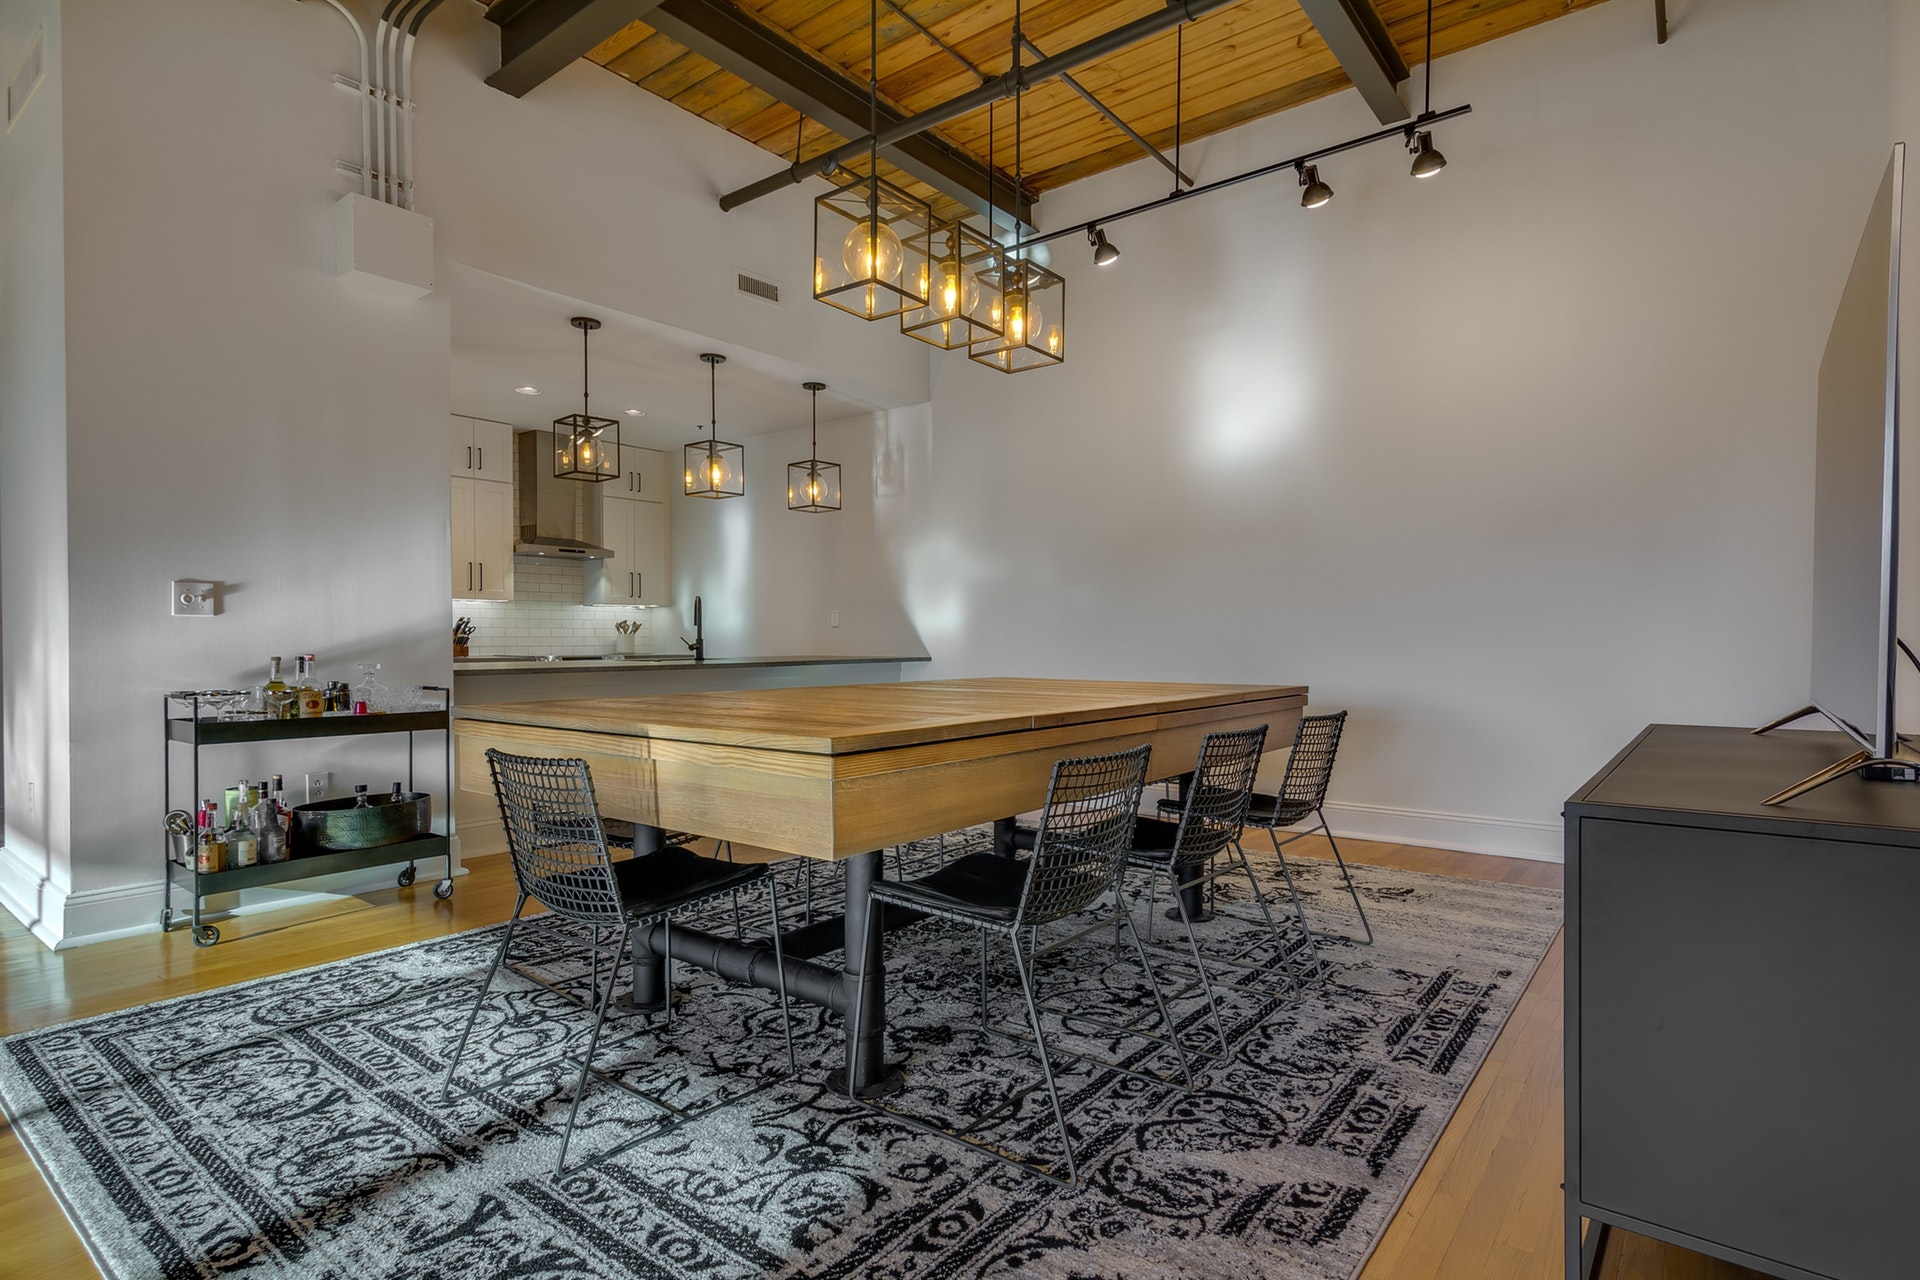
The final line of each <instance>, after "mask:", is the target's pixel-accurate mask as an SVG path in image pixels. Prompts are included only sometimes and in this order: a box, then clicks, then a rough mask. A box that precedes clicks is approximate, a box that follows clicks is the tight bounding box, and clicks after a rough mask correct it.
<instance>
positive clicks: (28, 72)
mask: <svg viewBox="0 0 1920 1280" xmlns="http://www.w3.org/2000/svg"><path fill="white" fill-rule="evenodd" d="M45 34H46V32H45V29H44V28H42V29H41V30H39V31H35V32H34V33H33V40H32V41H31V42H30V43H29V44H28V45H27V56H26V57H24V58H22V59H20V66H19V69H18V70H16V71H15V72H14V73H13V76H12V77H11V78H10V79H9V80H8V81H7V128H8V129H12V128H13V122H14V121H15V120H18V119H19V118H20V113H21V112H22V111H24V110H26V107H27V99H28V98H31V97H32V96H33V91H34V90H35V89H36V88H38V87H39V86H40V81H41V80H43V79H44V78H45V76H44V75H43V73H42V68H41V65H40V45H41V37H42V36H43V35H45Z"/></svg>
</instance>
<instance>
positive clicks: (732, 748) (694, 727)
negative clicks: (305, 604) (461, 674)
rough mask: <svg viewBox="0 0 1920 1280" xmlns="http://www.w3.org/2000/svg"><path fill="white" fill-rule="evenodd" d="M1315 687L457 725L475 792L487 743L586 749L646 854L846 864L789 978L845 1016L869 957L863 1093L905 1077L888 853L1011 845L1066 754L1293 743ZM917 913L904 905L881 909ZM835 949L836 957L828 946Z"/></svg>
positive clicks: (1005, 686) (751, 953)
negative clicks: (965, 832)
mask: <svg viewBox="0 0 1920 1280" xmlns="http://www.w3.org/2000/svg"><path fill="white" fill-rule="evenodd" d="M1306 701H1307V690H1306V688H1305V686H1302V685H1264V684H1171V683H1161V682H1147V681H1117V680H1051V679H1029V678H1016V677H991V678H983V679H972V680H926V681H906V682H901V683H896V684H868V685H838V686H824V687H822V686H812V687H805V688H789V689H753V690H742V691H734V692H703V693H679V694H665V695H657V696H650V697H633V698H582V699H566V700H556V701H544V702H512V703H496V704H487V705H476V706H463V707H459V708H457V709H456V711H455V717H456V723H455V733H456V737H457V740H458V745H459V753H458V757H459V767H458V773H459V779H460V785H461V787H462V788H464V789H466V790H474V791H488V790H490V789H491V785H492V784H491V781H490V778H489V775H488V772H487V763H486V756H485V753H486V750H487V749H488V748H498V749H499V750H501V751H505V752H511V753H515V754H520V755H538V756H577V757H579V758H581V759H584V760H585V761H586V762H587V764H588V766H589V768H590V769H591V771H592V774H593V786H594V792H595V795H596V797H597V800H598V803H599V805H600V810H601V813H602V814H603V815H604V816H607V817H614V818H623V819H626V820H627V821H629V822H632V823H633V824H634V827H635V833H636V834H635V844H634V848H635V852H636V854H644V853H647V852H650V851H652V850H654V849H657V848H659V847H661V842H662V840H663V838H664V835H665V833H666V832H670V831H690V832H694V833H696V834H698V835H701V836H707V837H711V838H713V839H715V840H726V841H732V842H734V843H736V844H741V845H753V846H758V847H760V848H762V849H768V850H773V851H775V852H777V853H783V854H790V855H794V856H797V857H803V858H814V859H819V860H821V861H829V862H840V863H843V864H844V865H845V871H846V907H845V910H844V914H843V916H841V917H838V918H828V919H816V920H815V921H813V922H812V923H811V924H809V925H807V926H804V927H802V928H799V929H794V930H791V931H784V932H783V933H782V935H781V938H782V946H783V950H784V952H785V957H786V966H785V967H786V979H787V989H788V993H789V995H790V996H791V997H792V998H795V999H800V1000H805V1001H809V1002H811V1003H814V1004H817V1005H821V1006H823V1007H826V1008H829V1009H832V1010H834V1011H836V1012H838V1013H840V1014H842V1015H843V1016H844V1015H846V1014H847V1013H848V1011H849V1010H850V1009H851V1008H852V1004H853V1000H854V998H855V997H854V993H855V992H856V991H857V990H859V989H860V986H861V984H860V975H861V973H862V972H863V971H865V972H866V973H867V975H868V976H867V981H866V983H865V987H864V990H865V998H864V1000H863V1006H862V1011H861V1016H860V1019H859V1025H860V1036H859V1041H858V1043H855V1042H854V1041H853V1039H852V1038H851V1036H849V1039H848V1043H847V1046H846V1063H845V1066H844V1068H843V1070H844V1071H847V1072H851V1073H852V1075H853V1083H854V1087H855V1088H856V1089H857V1090H858V1091H860V1092H862V1093H863V1094H879V1093H884V1092H888V1091H890V1090H891V1089H893V1088H897V1087H898V1083H899V1077H898V1073H897V1072H895V1071H890V1070H889V1068H888V1067H887V1065H886V1063H885V1061H884V1057H883V1051H882V1043H883V1041H882V1037H883V1034H884V1031H885V999H886V997H885V973H884V969H883V966H882V964H881V947H880V943H881V937H880V934H881V930H875V931H873V934H872V936H871V938H870V939H869V941H868V945H867V946H866V947H865V948H864V949H863V948H862V946H861V939H862V937H863V931H864V926H865V923H866V913H867V893H868V890H869V889H870V888H871V886H872V885H873V883H874V881H875V880H876V879H877V878H878V877H879V876H880V875H881V874H882V865H881V851H882V850H884V849H886V848H888V847H891V846H894V845H900V844H905V843H907V842H908V841H912V840H918V839H922V838H925V837H928V836H934V835H938V834H940V833H943V832H948V831H955V830H959V829H961V828H965V827H970V826H975V825H978V824H982V823H986V822H997V823H998V824H999V826H998V830H999V831H1000V832H1001V833H1002V838H1001V839H1000V840H998V841H997V842H996V844H997V847H998V848H999V849H1000V851H1001V852H1005V853H1011V852H1012V850H1011V848H1010V844H1009V842H1008V841H1007V840H1006V839H1005V838H1004V833H1006V832H1007V831H1009V830H1010V828H1011V818H1012V816H1013V815H1015V814H1020V813H1025V812H1028V811H1030V810H1034V809H1038V808H1039V807H1040V806H1041V805H1042V804H1043V803H1044V802H1045V800H1046V792H1047V783H1048V780H1049V778H1050V777H1051V775H1052V772H1053V766H1054V763H1055V762H1056V761H1058V760H1061V759H1064V758H1067V757H1072V756H1085V755H1098V754H1103V753H1106V752H1112V751H1121V750H1126V749H1128V748H1132V747H1135V746H1138V745H1139V744H1140V743H1143V742H1145V743H1150V744H1152V747H1153V754H1152V759H1151V762H1150V765H1149V768H1148V778H1149V780H1156V781H1157V780H1161V779H1166V778H1172V777H1176V776H1179V775H1181V774H1184V773H1186V772H1188V771H1190V770H1191V769H1192V768H1193V765H1194V760H1195V758H1196V757H1197V755H1198V753H1199V749H1200V740H1201V738H1202V737H1203V736H1205V735H1206V734H1208V733H1212V732H1215V731H1218V730H1227V729H1242V728H1250V727H1253V726H1256V725H1266V726H1267V727H1268V732H1267V739H1268V741H1269V742H1270V743H1276V744H1281V745H1284V744H1287V743H1290V742H1291V741H1292V739H1293V732H1294V727H1295V726H1296V724H1297V723H1298V722H1299V717H1300V712H1301V708H1302V707H1304V706H1305V705H1306ZM915 918H917V917H911V916H901V915H899V914H898V913H893V912H889V913H888V914H887V916H886V917H885V919H884V920H883V921H882V925H883V928H896V927H898V926H899V925H901V924H904V923H908V922H909V921H910V920H911V919H915ZM666 942H667V939H666V937H665V936H664V930H663V929H661V928H660V927H659V926H655V927H654V928H653V929H651V930H647V931H644V933H641V932H638V931H637V932H636V937H635V941H634V945H633V951H632V956H631V965H632V983H631V986H632V992H631V995H630V997H629V999H630V1001H631V1003H632V1005H633V1006H634V1007H636V1008H640V1009H659V1008H662V1007H664V1002H665V1000H666V999H667V991H666V988H665V973H664V970H663V967H662V965H661V963H660V960H661V957H662V956H663V955H664V954H665V949H666ZM671 942H672V955H673V958H674V959H676V960H681V961H686V962H691V963H695V964H699V965H703V966H705V967H707V968H710V969H713V970H715V971H716V972H718V973H720V974H721V975H722V976H725V977H727V978H729V979H731V980H734V981H741V982H748V983H751V984H753V985H756V986H760V987H764V988H767V989H774V988H775V987H776V985H777V984H776V979H775V975H774V964H773V958H772V949H771V944H770V942H769V943H768V944H765V945H760V944H750V943H745V942H741V941H737V940H735V939H733V938H728V937H723V936H720V935H717V934H710V933H706V932H703V931H701V930H698V929H694V928H690V927H685V926H682V925H678V924H676V925H675V927H674V929H673V931H672V937H671ZM834 951H840V952H842V953H843V959H842V961H841V963H840V964H839V965H827V964H821V963H818V962H817V960H816V957H819V956H825V955H830V954H831V953H832V952H834ZM848 1021H849V1023H851V1021H852V1020H851V1019H848ZM834 1075H835V1077H837V1079H836V1080H835V1081H834V1083H835V1087H837V1088H844V1087H845V1076H844V1075H842V1074H840V1073H839V1072H835V1073H834Z"/></svg>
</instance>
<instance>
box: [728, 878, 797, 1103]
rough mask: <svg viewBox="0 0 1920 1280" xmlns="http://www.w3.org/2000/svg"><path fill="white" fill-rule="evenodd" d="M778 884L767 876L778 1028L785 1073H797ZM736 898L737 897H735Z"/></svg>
mask: <svg viewBox="0 0 1920 1280" xmlns="http://www.w3.org/2000/svg"><path fill="white" fill-rule="evenodd" d="M779 889H780V886H779V882H778V881H776V880H775V879H774V878H773V877H772V876H771V875H769V876H768V877H767V909H768V910H769V911H770V912H771V913H772V914H773V977H774V981H776V982H778V983H779V984H780V1030H781V1031H782V1032H783V1033H785V1035H786V1037H787V1074H788V1075H799V1074H800V1064H799V1059H797V1058H795V1057H794V1054H793V1012H792V1010H791V1009H790V1008H789V1007H788V1005H787V955H786V951H785V949H784V948H783V947H782V946H781V944H780V892H779ZM736 900H737V899H736Z"/></svg>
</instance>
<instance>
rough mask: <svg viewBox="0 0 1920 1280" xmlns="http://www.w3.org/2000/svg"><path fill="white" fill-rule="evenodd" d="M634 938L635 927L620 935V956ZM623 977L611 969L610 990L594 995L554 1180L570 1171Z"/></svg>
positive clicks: (614, 968)
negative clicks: (570, 1152) (590, 1081)
mask: <svg viewBox="0 0 1920 1280" xmlns="http://www.w3.org/2000/svg"><path fill="white" fill-rule="evenodd" d="M594 932H595V933H598V932H599V930H597V929H596V930H595V931H594ZM632 935H633V926H632V925H628V926H627V927H626V928H625V929H622V930H621V931H620V954H622V955H625V954H626V950H627V942H628V940H629V939H630V938H631V937H632ZM619 977H620V967H619V966H618V965H608V966H607V988H606V990H605V991H604V992H603V991H601V990H599V989H598V988H597V987H596V988H595V989H594V993H593V994H594V996H595V997H596V1003H597V1005H598V1006H599V1007H598V1008H597V1009H595V1010H594V1015H593V1034H592V1035H590V1036H588V1037H587V1051H586V1053H585V1054H584V1055H582V1057H581V1059H580V1078H579V1080H577V1081H575V1082H574V1086H573V1105H571V1106H569V1107H568V1108H567V1126H566V1128H565V1129H563V1130H562V1131H561V1133H560V1154H559V1156H558V1157H557V1158H556V1159H555V1160H554V1162H553V1176H554V1177H555V1178H556V1179H557V1178H559V1176H560V1174H561V1172H562V1171H563V1170H565V1169H566V1167H567V1148H568V1147H569V1146H571V1145H572V1143H573V1122H574V1120H575V1118H576V1117H578V1116H579V1114H580V1099H582V1098H584V1097H586V1096H587V1075H588V1073H589V1072H591V1071H592V1070H593V1051H594V1050H595V1049H597V1048H598V1047H599V1046H600V1028H601V1027H603V1026H605V1025H606V1021H607V1006H609V1005H611V1004H612V1003H613V988H614V985H615V983H616V982H618V980H619Z"/></svg>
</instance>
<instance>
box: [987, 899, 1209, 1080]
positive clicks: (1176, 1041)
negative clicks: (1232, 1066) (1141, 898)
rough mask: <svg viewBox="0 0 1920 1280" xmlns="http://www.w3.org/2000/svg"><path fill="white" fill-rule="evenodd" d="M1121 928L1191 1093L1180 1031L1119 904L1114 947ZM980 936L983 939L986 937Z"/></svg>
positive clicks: (1189, 1070) (1137, 934)
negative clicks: (1145, 977) (1129, 942)
mask: <svg viewBox="0 0 1920 1280" xmlns="http://www.w3.org/2000/svg"><path fill="white" fill-rule="evenodd" d="M1114 897H1115V900H1116V901H1117V900H1118V898H1119V894H1117V893H1116V894H1115V895H1114ZM1122 926H1124V927H1125V928H1126V931H1127V936H1128V937H1129V938H1132V939H1133V954H1134V958H1135V959H1137V960H1139V961H1140V967H1141V969H1143V970H1145V972H1146V975H1147V986H1148V987H1150V988H1152V990H1153V1007H1154V1008H1156V1009H1158V1010H1159V1011H1160V1022H1161V1024H1162V1025H1163V1026H1165V1027H1166V1029H1167V1040H1168V1041H1169V1042H1170V1043H1171V1044H1172V1045H1173V1052H1174V1054H1175V1056H1176V1057H1178V1058H1179V1060H1180V1077H1181V1079H1183V1080H1185V1081H1186V1082H1187V1092H1188V1093H1192V1092H1193V1070H1192V1068H1190V1067H1189V1066H1188V1065H1187V1047H1186V1046H1185V1045H1184V1044H1181V1043H1180V1029H1179V1028H1178V1027H1176V1026H1174V1025H1173V1014H1172V1013H1170V1012H1169V1011H1168V1010H1167V1001H1166V998H1165V997H1164V996H1162V995H1161V994H1160V979H1159V978H1157V977H1155V976H1154V973H1153V966H1152V965H1151V964H1149V963H1148V962H1147V949H1146V948H1145V947H1143V946H1141V945H1140V931H1139V930H1138V929H1136V928H1134V927H1133V915H1132V913H1130V912H1128V911H1127V910H1126V909H1125V906H1124V904H1121V911H1120V916H1119V923H1118V924H1116V925H1114V930H1113V931H1114V933H1115V935H1116V939H1115V942H1114V945H1115V946H1116V947H1117V946H1119V945H1120V944H1119V941H1118V937H1117V935H1118V934H1119V932H1120V929H1121V927H1122ZM981 936H982V937H983V938H984V937H985V936H986V935H984V934H982V935H981Z"/></svg>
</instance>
